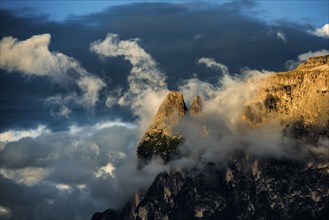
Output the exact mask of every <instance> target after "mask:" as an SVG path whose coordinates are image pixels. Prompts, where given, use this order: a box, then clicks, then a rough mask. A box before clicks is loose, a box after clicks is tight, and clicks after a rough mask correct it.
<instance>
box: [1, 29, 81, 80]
mask: <svg viewBox="0 0 329 220" xmlns="http://www.w3.org/2000/svg"><path fill="white" fill-rule="evenodd" d="M50 39H51V36H50V34H41V35H34V36H32V37H31V38H29V39H27V40H23V41H19V40H18V39H16V38H13V37H4V38H3V39H2V40H1V41H0V53H1V59H0V68H2V69H5V70H7V71H9V72H12V71H19V72H22V73H24V74H27V75H38V76H45V75H47V76H50V77H52V78H57V77H63V76H60V75H62V74H65V73H66V72H67V71H68V70H69V69H73V70H76V71H78V72H79V73H81V74H84V73H85V70H84V69H82V68H81V67H80V65H79V63H78V62H77V61H76V60H74V59H73V58H71V57H68V56H66V55H64V54H62V53H59V52H50V51H49V48H48V47H49V44H50Z"/></svg>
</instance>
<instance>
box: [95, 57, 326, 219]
mask: <svg viewBox="0 0 329 220" xmlns="http://www.w3.org/2000/svg"><path fill="white" fill-rule="evenodd" d="M328 100H329V56H322V57H315V58H310V59H309V60H308V61H307V62H305V63H303V64H301V65H300V66H299V67H298V68H297V69H296V70H293V71H289V72H286V73H277V74H274V75H272V76H270V77H268V78H267V79H266V80H264V82H263V83H262V84H261V85H260V88H259V91H258V92H256V93H255V95H254V96H253V97H252V98H251V99H250V100H249V101H248V102H247V103H246V104H245V108H244V112H242V113H241V118H242V119H243V120H245V122H246V123H247V124H249V125H250V128H251V129H252V128H253V127H259V126H263V125H264V124H266V123H267V122H268V121H271V120H272V119H273V118H275V119H277V120H279V121H280V122H281V124H282V127H283V128H284V129H283V131H284V132H283V133H284V134H283V135H289V136H291V137H292V138H295V139H296V140H297V143H307V144H315V143H318V142H319V141H320V140H322V141H323V145H322V147H324V148H322V151H323V152H322V154H321V156H320V157H318V156H315V154H311V153H310V154H308V155H307V156H304V157H303V159H302V160H300V159H299V160H288V159H277V158H270V157H267V158H264V157H262V158H260V157H256V156H253V155H251V154H249V153H248V152H244V151H241V152H234V153H233V154H232V155H231V156H230V158H229V159H228V162H227V163H225V165H223V164H221V165H215V164H213V163H208V164H207V165H205V166H204V167H203V168H198V169H195V170H191V169H186V170H184V169H183V170H182V169H178V170H177V169H176V170H172V171H170V172H169V173H167V172H163V173H160V174H158V176H157V177H156V178H155V180H154V182H153V183H152V184H151V186H150V187H149V188H148V189H147V190H146V191H140V192H137V193H136V194H135V195H134V196H133V198H132V199H131V200H130V201H129V202H128V203H127V204H126V205H125V206H124V207H122V209H121V210H112V209H108V210H106V211H104V212H97V213H95V214H94V215H93V216H92V218H91V220H130V219H139V220H157V219H163V220H176V219H178V220H180V219H182V220H183V219H184V220H185V219H186V220H189V219H225V220H226V219H228V220H230V219H233V220H235V219H236V220H244V219H259V220H260V219H264V220H265V219H266V220H267V219H273V220H274V219H291V220H306V219H311V220H312V219H314V220H315V219H317V220H318V219H319V220H324V219H329V152H328V149H329V147H328V146H327V145H328V143H327V142H325V141H324V140H328V138H329V102H328ZM191 103H192V104H191V106H190V107H189V108H187V106H186V105H185V102H184V98H183V94H181V93H179V92H170V93H169V94H168V95H167V97H166V98H165V100H164V102H163V103H162V105H161V106H160V108H159V110H158V113H157V114H156V116H155V118H154V120H153V122H152V123H151V125H150V127H149V129H148V130H147V131H146V132H145V135H144V137H143V138H142V140H141V142H140V143H139V145H138V146H137V157H138V160H139V166H140V168H141V167H142V166H143V165H145V164H147V163H148V162H149V161H150V160H151V159H152V157H153V156H155V155H157V156H160V157H161V158H162V159H163V160H164V161H166V162H169V161H170V160H171V159H172V157H174V156H175V155H176V153H177V152H178V150H179V146H180V144H182V143H183V142H184V137H182V136H181V135H180V134H176V133H174V131H173V129H172V128H173V126H175V125H176V124H177V123H179V122H180V121H181V119H182V118H183V117H186V116H187V115H188V117H198V115H200V114H202V107H203V103H202V100H201V98H200V97H198V96H196V97H195V98H194V99H193V100H191ZM315 150H317V149H315ZM326 151H327V152H326Z"/></svg>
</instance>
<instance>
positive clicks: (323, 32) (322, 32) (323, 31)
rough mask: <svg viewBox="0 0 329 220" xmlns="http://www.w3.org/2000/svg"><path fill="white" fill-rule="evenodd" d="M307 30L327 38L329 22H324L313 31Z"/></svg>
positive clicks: (328, 36)
mask: <svg viewBox="0 0 329 220" xmlns="http://www.w3.org/2000/svg"><path fill="white" fill-rule="evenodd" d="M309 32H310V33H311V34H313V35H316V36H319V37H324V38H329V24H325V25H323V27H322V28H316V29H315V30H314V31H309Z"/></svg>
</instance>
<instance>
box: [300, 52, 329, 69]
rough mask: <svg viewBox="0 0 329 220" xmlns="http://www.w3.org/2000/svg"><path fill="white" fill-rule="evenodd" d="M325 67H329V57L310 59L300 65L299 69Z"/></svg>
mask: <svg viewBox="0 0 329 220" xmlns="http://www.w3.org/2000/svg"><path fill="white" fill-rule="evenodd" d="M323 65H329V55H326V56H317V57H310V58H308V60H307V61H306V62H304V63H302V64H300V65H299V66H298V67H297V69H299V70H300V69H312V68H314V67H318V66H323Z"/></svg>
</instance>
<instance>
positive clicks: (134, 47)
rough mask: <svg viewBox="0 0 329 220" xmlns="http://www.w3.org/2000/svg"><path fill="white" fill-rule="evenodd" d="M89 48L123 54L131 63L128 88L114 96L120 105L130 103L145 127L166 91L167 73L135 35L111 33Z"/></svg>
mask: <svg viewBox="0 0 329 220" xmlns="http://www.w3.org/2000/svg"><path fill="white" fill-rule="evenodd" d="M90 50H91V51H92V52H94V53H96V54H98V55H99V56H100V57H103V58H104V57H117V56H123V57H124V59H126V60H128V61H129V62H130V63H131V65H132V69H131V70H130V75H129V76H128V85H129V89H128V90H127V91H125V92H124V93H123V94H122V95H121V96H120V97H116V98H117V103H118V104H119V105H122V106H130V108H131V109H132V111H133V113H134V114H135V115H137V116H139V119H140V120H141V131H144V130H145V129H146V127H147V126H148V124H149V122H150V121H151V120H152V117H153V116H154V115H155V113H156V110H157V108H158V106H159V105H160V104H161V101H162V99H163V97H164V96H165V95H166V93H167V92H168V90H167V85H166V82H165V80H166V75H164V74H163V73H162V72H161V71H160V70H159V69H158V67H157V63H156V61H155V60H154V59H153V58H152V57H151V55H149V54H148V53H147V52H146V51H145V50H144V49H143V48H141V47H140V46H139V45H138V39H130V40H120V39H119V36H118V35H117V34H111V33H110V34H107V36H106V37H105V39H104V40H103V41H101V40H98V41H95V42H93V43H91V45H90ZM119 95H120V94H119ZM114 100H115V97H114V96H113V95H110V96H109V98H108V99H107V105H108V106H112V105H113V103H114V102H115V101H114Z"/></svg>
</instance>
